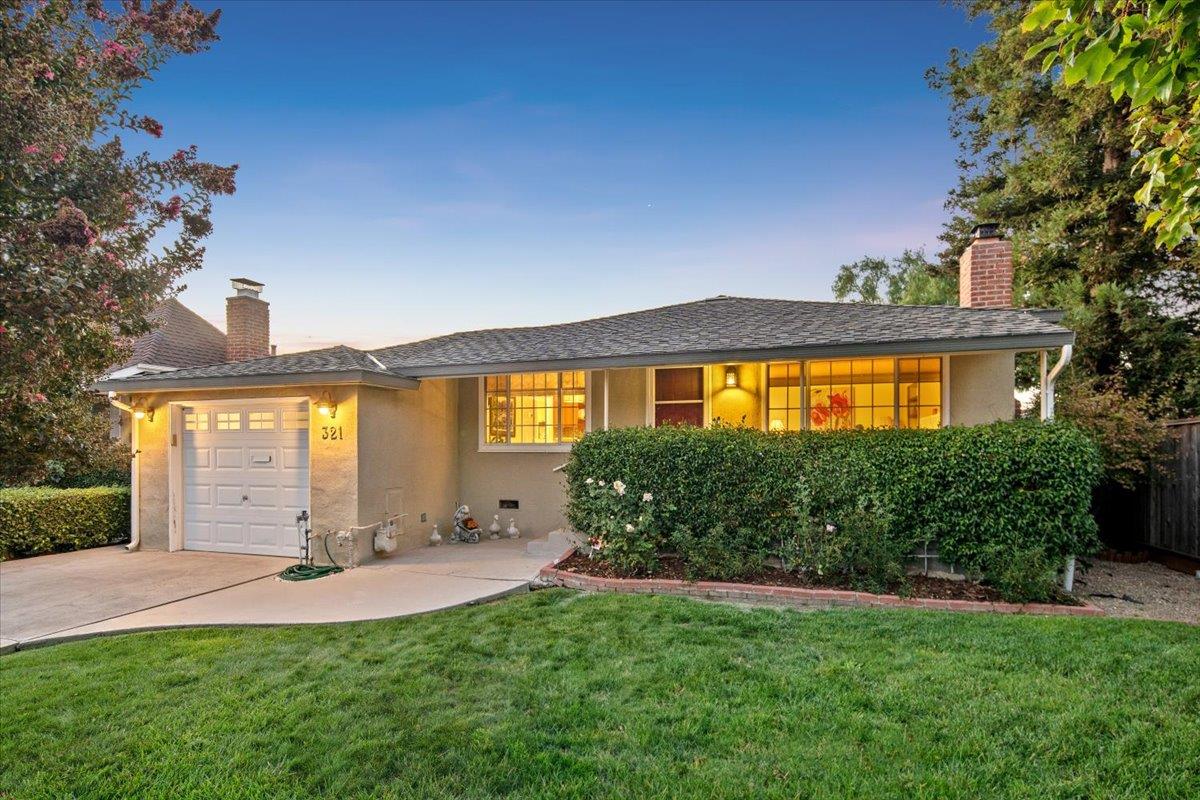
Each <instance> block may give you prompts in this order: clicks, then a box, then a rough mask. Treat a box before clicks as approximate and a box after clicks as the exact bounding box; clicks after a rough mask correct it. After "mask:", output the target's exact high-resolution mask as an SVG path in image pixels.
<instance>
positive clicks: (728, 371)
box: [725, 366, 737, 389]
mask: <svg viewBox="0 0 1200 800" xmlns="http://www.w3.org/2000/svg"><path fill="white" fill-rule="evenodd" d="M725 388H726V389H736V388H737V367H732V366H731V367H726V368H725Z"/></svg>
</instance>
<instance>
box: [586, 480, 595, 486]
mask: <svg viewBox="0 0 1200 800" xmlns="http://www.w3.org/2000/svg"><path fill="white" fill-rule="evenodd" d="M595 482H596V479H595V478H588V479H587V480H586V481H584V483H586V484H587V485H589V486H591V485H592V484H593V483H595Z"/></svg>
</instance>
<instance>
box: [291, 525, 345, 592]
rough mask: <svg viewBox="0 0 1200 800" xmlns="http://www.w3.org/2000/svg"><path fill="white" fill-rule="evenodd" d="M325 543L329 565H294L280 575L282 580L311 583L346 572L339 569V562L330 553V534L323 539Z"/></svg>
mask: <svg viewBox="0 0 1200 800" xmlns="http://www.w3.org/2000/svg"><path fill="white" fill-rule="evenodd" d="M321 540H322V541H323V542H324V543H325V555H326V556H328V557H329V563H328V564H325V565H322V566H318V565H316V564H292V565H291V566H290V567H288V568H287V569H285V570H284V571H283V572H281V573H279V578H280V580H285V581H311V580H316V579H317V578H324V577H325V576H326V575H336V574H338V573H339V572H345V569H344V568H342V567H339V566H338V564H337V561H335V560H334V558H333V553H331V552H329V534H328V533H327V534H325V535H324V536H322V537H321Z"/></svg>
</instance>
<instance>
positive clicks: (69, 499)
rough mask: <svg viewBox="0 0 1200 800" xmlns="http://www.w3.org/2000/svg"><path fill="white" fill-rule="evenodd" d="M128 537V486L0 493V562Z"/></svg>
mask: <svg viewBox="0 0 1200 800" xmlns="http://www.w3.org/2000/svg"><path fill="white" fill-rule="evenodd" d="M128 538H129V487H128V486H97V487H93V488H89V489H54V488H51V487H46V486H28V487H20V488H16V489H0V559H8V558H20V557H22V556H36V555H42V554H43V553H60V552H63V551H66V550H82V549H83V548H85V547H96V546H97V545H102V544H110V543H113V542H119V541H124V540H127V539H128Z"/></svg>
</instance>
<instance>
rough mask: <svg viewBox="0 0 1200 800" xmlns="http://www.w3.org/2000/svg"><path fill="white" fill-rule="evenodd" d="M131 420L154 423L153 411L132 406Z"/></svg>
mask: <svg viewBox="0 0 1200 800" xmlns="http://www.w3.org/2000/svg"><path fill="white" fill-rule="evenodd" d="M133 418H134V419H139V420H140V419H144V420H147V421H149V422H154V409H153V408H146V407H144V406H134V407H133Z"/></svg>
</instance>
